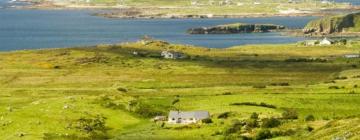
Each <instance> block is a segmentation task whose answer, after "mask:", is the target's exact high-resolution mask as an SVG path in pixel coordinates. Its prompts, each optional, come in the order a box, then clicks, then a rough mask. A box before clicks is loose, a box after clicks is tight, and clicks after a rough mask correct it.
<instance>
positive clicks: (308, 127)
mask: <svg viewBox="0 0 360 140" xmlns="http://www.w3.org/2000/svg"><path fill="white" fill-rule="evenodd" d="M306 129H307V131H309V132H311V131H313V130H314V128H312V127H311V126H307V127H306Z"/></svg>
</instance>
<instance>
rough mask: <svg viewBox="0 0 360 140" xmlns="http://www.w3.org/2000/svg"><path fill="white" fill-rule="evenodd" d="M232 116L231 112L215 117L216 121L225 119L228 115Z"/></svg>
mask: <svg viewBox="0 0 360 140" xmlns="http://www.w3.org/2000/svg"><path fill="white" fill-rule="evenodd" d="M231 114H232V112H224V113H221V114H219V115H218V116H217V118H218V119H227V118H228V117H229V116H230V115H231Z"/></svg>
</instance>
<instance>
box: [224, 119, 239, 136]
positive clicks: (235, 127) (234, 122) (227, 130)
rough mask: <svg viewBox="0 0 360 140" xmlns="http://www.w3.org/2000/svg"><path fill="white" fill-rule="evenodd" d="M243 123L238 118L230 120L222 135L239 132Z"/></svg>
mask: <svg viewBox="0 0 360 140" xmlns="http://www.w3.org/2000/svg"><path fill="white" fill-rule="evenodd" d="M243 125H244V124H243V123H241V122H240V121H239V120H232V122H231V124H230V126H228V127H226V128H225V131H224V135H230V134H233V133H237V132H239V131H240V130H241V127H242V126H243Z"/></svg>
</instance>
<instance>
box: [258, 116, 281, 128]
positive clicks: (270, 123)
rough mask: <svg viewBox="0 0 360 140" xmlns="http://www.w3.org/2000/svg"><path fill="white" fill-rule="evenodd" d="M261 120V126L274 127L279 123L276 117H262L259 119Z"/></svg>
mask: <svg viewBox="0 0 360 140" xmlns="http://www.w3.org/2000/svg"><path fill="white" fill-rule="evenodd" d="M261 122H262V124H261V127H263V128H274V127H278V126H279V125H280V124H281V122H280V120H278V119H276V118H264V119H262V120H261Z"/></svg>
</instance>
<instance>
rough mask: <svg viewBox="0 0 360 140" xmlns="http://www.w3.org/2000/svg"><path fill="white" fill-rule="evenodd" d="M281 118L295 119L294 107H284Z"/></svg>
mask: <svg viewBox="0 0 360 140" xmlns="http://www.w3.org/2000/svg"><path fill="white" fill-rule="evenodd" d="M282 118H283V119H297V118H298V113H297V111H296V110H295V109H285V111H284V112H283V113H282Z"/></svg>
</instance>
